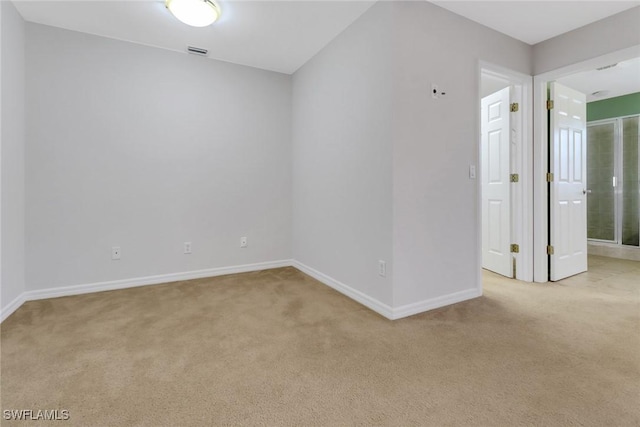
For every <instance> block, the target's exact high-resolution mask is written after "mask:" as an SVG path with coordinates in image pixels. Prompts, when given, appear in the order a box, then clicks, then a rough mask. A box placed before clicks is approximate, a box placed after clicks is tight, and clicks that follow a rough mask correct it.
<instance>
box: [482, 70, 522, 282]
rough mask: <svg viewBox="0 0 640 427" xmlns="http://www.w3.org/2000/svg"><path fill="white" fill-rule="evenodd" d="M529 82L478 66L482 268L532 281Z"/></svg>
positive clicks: (520, 75) (512, 74) (509, 73)
mask: <svg viewBox="0 0 640 427" xmlns="http://www.w3.org/2000/svg"><path fill="white" fill-rule="evenodd" d="M531 91H532V77H531V76H527V75H524V74H521V73H517V72H514V71H512V70H508V69H505V68H502V67H498V66H495V65H492V64H488V63H481V64H480V105H479V110H480V114H479V116H480V124H479V129H480V141H479V153H478V158H479V159H480V162H479V164H480V168H479V174H478V175H479V183H478V185H479V194H480V200H479V204H480V206H479V213H480V219H479V222H480V224H479V225H480V227H479V228H480V230H481V231H480V233H481V236H480V242H481V245H480V246H481V248H480V254H481V267H482V269H484V270H489V271H493V272H495V273H497V274H500V275H502V276H505V277H508V278H515V279H518V280H523V281H529V282H530V281H533V243H532V242H533V218H532V212H533V207H532V188H533V187H532V184H533V180H532V170H531V159H532V149H531V147H532V144H531V138H530V135H531V133H532V132H531V129H532V128H531V123H532V122H531V117H530V116H531V109H530V107H529V106H530V105H531V99H532V93H531Z"/></svg>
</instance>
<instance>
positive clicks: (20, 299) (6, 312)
mask: <svg viewBox="0 0 640 427" xmlns="http://www.w3.org/2000/svg"><path fill="white" fill-rule="evenodd" d="M24 303H25V299H24V292H23V293H21V294H20V295H18V296H17V297H16V298H15V299H14V300H13V301H11V302H10V303H9V304H7V306H6V307H1V308H0V323H2V322H4V320H5V319H6V318H7V317H9V316H11V315H12V314H13V312H14V311H16V310H17V309H19V308H20V306H21V305H22V304H24Z"/></svg>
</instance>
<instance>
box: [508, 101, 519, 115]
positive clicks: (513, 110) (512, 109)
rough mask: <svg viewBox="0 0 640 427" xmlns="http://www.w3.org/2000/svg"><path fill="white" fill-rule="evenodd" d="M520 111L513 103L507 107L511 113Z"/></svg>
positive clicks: (515, 103)
mask: <svg viewBox="0 0 640 427" xmlns="http://www.w3.org/2000/svg"><path fill="white" fill-rule="evenodd" d="M519 109H520V106H519V105H518V103H517V102H514V103H513V104H511V106H510V107H509V110H510V111H511V112H512V113H515V112H516V111H518V110H519Z"/></svg>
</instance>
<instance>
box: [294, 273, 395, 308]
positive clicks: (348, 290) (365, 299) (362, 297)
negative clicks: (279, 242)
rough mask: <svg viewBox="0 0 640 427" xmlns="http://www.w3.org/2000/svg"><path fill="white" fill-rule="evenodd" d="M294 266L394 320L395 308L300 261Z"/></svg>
mask: <svg viewBox="0 0 640 427" xmlns="http://www.w3.org/2000/svg"><path fill="white" fill-rule="evenodd" d="M293 266H294V267H295V268H297V269H298V270H300V271H302V272H303V273H305V274H307V275H309V276H311V277H313V278H314V279H316V280H318V281H319V282H322V283H323V284H325V285H327V286H329V287H330V288H333V289H335V290H336V291H338V292H340V293H341V294H344V295H346V296H348V297H349V298H351V299H352V300H355V301H357V302H359V303H360V304H362V305H364V306H365V307H368V308H370V309H371V310H373V311H375V312H376V313H378V314H380V315H382V316H384V317H386V318H387V319H393V308H391V307H390V306H388V305H387V304H384V303H382V302H380V301H378V300H377V299H375V298H372V297H370V296H369V295H366V294H364V293H362V292H360V291H358V290H356V289H353V288H352V287H350V286H347V285H345V284H344V283H342V282H340V281H338V280H336V279H334V278H333V277H330V276H327V275H326V274H324V273H320V272H319V271H318V270H315V269H313V268H311V267H309V266H308V265H305V264H303V263H301V262H300V261H296V260H293Z"/></svg>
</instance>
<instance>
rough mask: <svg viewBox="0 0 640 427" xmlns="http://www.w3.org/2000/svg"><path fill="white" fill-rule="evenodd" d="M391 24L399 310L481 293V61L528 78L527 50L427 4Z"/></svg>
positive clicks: (406, 5)
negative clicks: (434, 89) (476, 176)
mask: <svg viewBox="0 0 640 427" xmlns="http://www.w3.org/2000/svg"><path fill="white" fill-rule="evenodd" d="M394 19H395V22H394V30H395V37H396V42H395V45H394V64H395V67H396V68H395V75H394V81H395V82H396V84H395V86H394V91H395V107H394V131H395V137H394V146H393V206H394V211H393V224H394V229H393V257H394V296H393V298H394V301H393V302H394V306H395V307H402V306H406V305H409V304H415V303H420V302H424V305H423V307H429V306H430V303H434V304H435V303H437V302H438V301H443V299H444V300H447V298H448V296H452V295H456V294H457V295H458V297H459V298H461V299H464V298H466V297H471V296H473V295H474V294H475V293H476V292H477V285H478V272H479V270H480V265H479V256H478V248H479V241H478V239H479V228H478V227H479V225H480V224H479V222H478V218H479V217H478V215H479V213H478V197H479V188H478V181H477V180H470V179H469V165H472V164H473V165H478V164H479V159H478V139H479V132H480V129H479V122H478V120H479V108H480V97H479V91H480V89H479V83H480V79H479V61H480V60H483V61H486V62H489V63H493V64H496V65H500V66H502V67H505V68H508V69H511V70H514V71H518V72H522V73H525V74H530V71H531V46H529V45H527V44H525V43H522V42H519V41H517V40H515V39H512V38H509V37H507V36H505V35H503V34H500V33H498V32H496V31H493V30H491V29H489V28H487V27H484V26H481V25H479V24H476V23H474V22H472V21H470V20H467V19H465V18H463V17H461V16H458V15H455V14H453V13H451V12H449V11H447V10H445V9H442V8H440V7H437V6H435V5H433V4H431V3H428V2H397V3H394ZM432 83H436V84H437V85H438V86H439V88H440V91H445V92H446V95H445V96H442V97H441V98H440V99H438V100H435V99H432V98H431V93H430V90H431V84H432ZM478 170H479V169H478ZM454 299H455V298H454ZM447 301H449V302H450V301H451V300H447Z"/></svg>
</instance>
